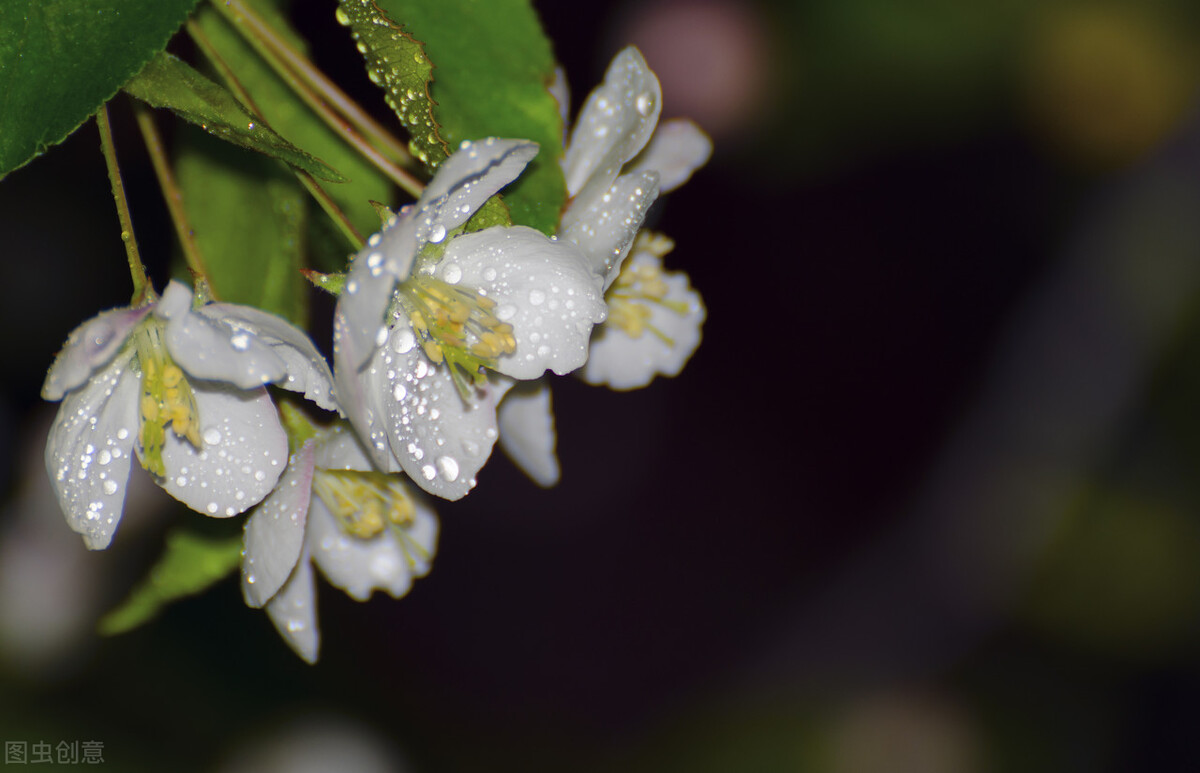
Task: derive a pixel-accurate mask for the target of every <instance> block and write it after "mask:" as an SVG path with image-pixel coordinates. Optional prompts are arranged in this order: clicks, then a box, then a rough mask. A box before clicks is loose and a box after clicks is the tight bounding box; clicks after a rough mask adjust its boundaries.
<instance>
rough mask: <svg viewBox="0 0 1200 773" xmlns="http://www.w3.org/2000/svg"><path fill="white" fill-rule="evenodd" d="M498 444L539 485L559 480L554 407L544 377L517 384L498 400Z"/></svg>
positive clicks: (549, 484) (546, 486) (549, 485)
mask: <svg viewBox="0 0 1200 773" xmlns="http://www.w3.org/2000/svg"><path fill="white" fill-rule="evenodd" d="M497 416H498V418H499V421H500V447H501V448H502V449H504V453H505V454H507V455H508V458H509V459H512V460H513V462H514V463H515V464H516V465H517V466H518V467H520V468H521V469H522V470H524V471H525V474H526V475H528V476H529V477H530V478H532V479H533V480H534V482H535V483H537V484H538V485H539V486H542V487H544V488H550V487H551V486H553V485H555V484H557V483H558V480H559V477H560V472H559V467H558V455H557V454H556V453H555V452H554V444H555V440H556V436H555V432H554V408H553V407H552V406H551V405H550V387H549V385H548V384H546V382H545V381H543V380H538V381H531V382H526V383H524V384H518V385H517V386H516V388H515V389H513V390H512V391H510V392H509V393H508V394H507V395H505V397H504V399H503V400H501V401H500V408H499V410H498V412H497Z"/></svg>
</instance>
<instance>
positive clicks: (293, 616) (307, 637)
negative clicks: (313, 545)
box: [266, 550, 321, 663]
mask: <svg viewBox="0 0 1200 773" xmlns="http://www.w3.org/2000/svg"><path fill="white" fill-rule="evenodd" d="M266 610H267V615H268V616H269V617H270V618H271V622H272V623H274V624H275V630H277V631H279V635H280V636H282V637H283V640H284V641H285V642H287V645H288V646H289V647H291V648H292V650H294V651H295V653H296V654H297V655H299V656H300V657H302V658H304V660H305V661H306V662H308V663H316V662H317V652H318V650H319V649H320V646H321V631H320V629H318V628H317V594H316V581H315V580H314V578H313V569H312V563H311V562H310V561H309V555H308V550H305V551H304V552H303V553H301V554H300V560H299V561H298V562H297V563H296V570H295V571H294V572H292V576H291V578H290V579H289V580H288V581H287V583H286V584H285V585H284V586H283V588H281V589H280V591H279V592H278V593H276V594H275V596H274V597H273V598H272V599H271V600H270V601H269V602H267V606H266Z"/></svg>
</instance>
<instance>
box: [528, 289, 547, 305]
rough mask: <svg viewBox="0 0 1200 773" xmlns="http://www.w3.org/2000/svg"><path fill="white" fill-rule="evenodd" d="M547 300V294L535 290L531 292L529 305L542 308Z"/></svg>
mask: <svg viewBox="0 0 1200 773" xmlns="http://www.w3.org/2000/svg"><path fill="white" fill-rule="evenodd" d="M545 300H546V294H545V293H544V292H542V291H541V290H536V289H535V290H530V291H529V303H530V304H532V305H534V306H541V305H542V303H543V302H544V301H545Z"/></svg>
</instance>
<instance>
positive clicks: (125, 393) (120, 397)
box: [46, 357, 140, 550]
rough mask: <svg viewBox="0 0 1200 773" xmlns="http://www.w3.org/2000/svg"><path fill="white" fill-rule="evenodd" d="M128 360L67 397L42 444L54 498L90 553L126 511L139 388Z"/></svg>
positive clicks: (115, 363) (119, 361)
mask: <svg viewBox="0 0 1200 773" xmlns="http://www.w3.org/2000/svg"><path fill="white" fill-rule="evenodd" d="M130 359H131V358H130V357H120V358H117V359H116V360H113V361H112V362H110V363H109V364H108V366H107V367H105V368H104V369H103V370H101V371H99V372H98V373H96V374H95V375H93V376H92V378H91V380H90V381H88V382H87V383H85V384H84V385H83V386H82V387H80V388H79V389H77V390H75V391H73V392H70V393H69V394H68V395H67V397H66V399H64V400H63V403H62V405H61V406H60V407H59V409H58V415H57V416H56V417H55V419H54V424H53V426H52V427H51V428H50V436H49V438H48V440H47V442H46V471H47V472H48V473H49V475H50V483H51V485H52V486H53V487H54V493H55V494H56V495H57V496H58V502H59V504H60V505H61V506H62V510H63V513H64V514H65V515H66V517H67V524H68V525H69V526H70V527H71V528H72V529H73V530H74V531H77V532H79V533H80V534H82V535H83V541H84V543H85V544H86V545H87V546H88V548H89V549H91V550H101V549H103V548H106V547H108V544H109V542H111V541H112V535H113V532H114V531H115V530H116V528H117V523H118V522H119V521H120V520H121V512H122V510H123V509H124V507H125V488H126V484H127V483H128V481H129V467H130V461H131V459H132V457H133V444H134V439H135V437H136V436H137V431H138V415H137V405H138V393H139V385H140V380H139V378H138V377H137V375H135V374H134V373H133V372H132V371H131V370H130V369H129V363H130Z"/></svg>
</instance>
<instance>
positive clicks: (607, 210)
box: [559, 172, 658, 290]
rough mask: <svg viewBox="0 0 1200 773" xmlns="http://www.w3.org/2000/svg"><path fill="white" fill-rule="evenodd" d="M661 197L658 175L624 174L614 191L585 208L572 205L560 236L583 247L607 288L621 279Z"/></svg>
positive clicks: (616, 183) (651, 173) (565, 215)
mask: <svg viewBox="0 0 1200 773" xmlns="http://www.w3.org/2000/svg"><path fill="white" fill-rule="evenodd" d="M657 197H658V180H657V178H656V176H655V173H654V172H636V173H633V174H624V175H621V176H620V177H619V178H618V179H617V181H616V182H615V183H613V185H612V188H610V189H609V190H608V192H607V193H606V194H605V195H604V196H601V197H599V198H598V199H596V200H595V201H593V202H592V204H591V205H590V206H588V207H585V208H580V207H578V206H576V205H575V204H572V205H571V207H569V208H568V209H567V211H566V213H564V214H563V219H562V228H561V229H560V230H559V237H560V238H562V239H566V240H567V241H569V242H571V243H572V244H576V245H578V246H579V248H580V249H581V250H583V252H584V254H585V255H587V257H588V260H589V262H590V264H591V267H592V270H593V271H594V272H596V274H597V275H598V276H602V277H604V289H606V290H607V289H608V286H609V285H611V284H612V282H613V280H614V279H616V277H617V272H618V269H619V267H620V265H621V261H622V260H624V259H625V256H626V255H627V254H628V253H629V247H630V245H632V244H633V239H634V237H635V236H637V232H638V229H639V228H641V227H642V221H643V220H645V218H646V210H648V209H650V205H651V204H653V203H654V199H655V198H657Z"/></svg>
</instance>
